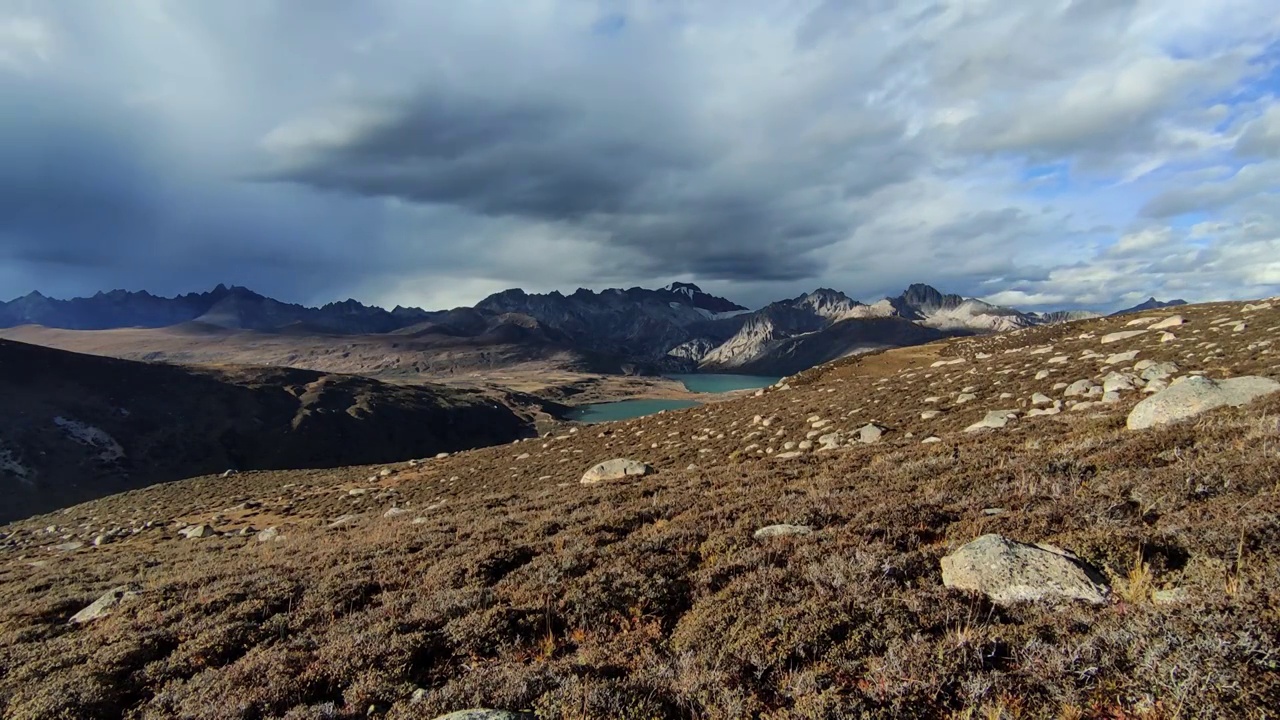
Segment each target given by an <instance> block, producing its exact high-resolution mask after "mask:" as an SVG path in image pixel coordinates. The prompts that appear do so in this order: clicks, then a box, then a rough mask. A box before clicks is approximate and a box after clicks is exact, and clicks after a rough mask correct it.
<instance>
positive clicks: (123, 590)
mask: <svg viewBox="0 0 1280 720" xmlns="http://www.w3.org/2000/svg"><path fill="white" fill-rule="evenodd" d="M137 596H138V587H137V586H136V585H120V586H117V587H113V588H111V589H110V590H108V591H106V592H105V593H103V594H102V597H99V598H98V599H97V600H94V601H93V604H91V605H89V606H88V607H86V608H85V609H83V610H81V611H80V612H78V613H76V614H75V615H72V616H71V619H70V620H68V621H67V622H68V623H70V624H72V625H81V624H84V623H87V622H93V621H94V620H97V619H98V618H101V617H106V616H107V615H110V614H111V611H112V610H113V609H115V607H116V606H118V605H120V604H121V603H125V602H128V601H130V600H132V599H134V598H135V597H137Z"/></svg>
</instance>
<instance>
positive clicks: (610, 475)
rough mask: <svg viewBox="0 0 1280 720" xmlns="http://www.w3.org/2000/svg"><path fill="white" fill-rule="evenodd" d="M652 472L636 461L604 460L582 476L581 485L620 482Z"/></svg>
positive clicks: (649, 468) (647, 466)
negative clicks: (611, 481) (610, 481)
mask: <svg viewBox="0 0 1280 720" xmlns="http://www.w3.org/2000/svg"><path fill="white" fill-rule="evenodd" d="M651 472H653V468H652V467H650V466H649V465H646V464H645V463H642V462H640V461H638V460H628V459H626V458H616V459H614V460H605V461H604V462H602V463H600V464H598V465H596V466H595V467H593V468H591V469H590V470H587V472H586V473H584V474H583V476H582V481H581V482H582V484H583V485H595V484H596V483H600V482H606V481H609V480H622V479H625V478H628V477H633V476H634V477H640V476H642V475H648V474H649V473H651Z"/></svg>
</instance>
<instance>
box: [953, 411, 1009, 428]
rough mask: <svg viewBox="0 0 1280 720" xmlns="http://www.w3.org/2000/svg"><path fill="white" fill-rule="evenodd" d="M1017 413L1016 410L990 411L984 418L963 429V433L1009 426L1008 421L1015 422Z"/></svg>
mask: <svg viewBox="0 0 1280 720" xmlns="http://www.w3.org/2000/svg"><path fill="white" fill-rule="evenodd" d="M1017 419H1018V413H1017V411H1016V410H990V411H988V412H987V414H986V416H985V417H983V418H982V419H981V420H979V421H978V422H976V423H974V424H972V425H970V426H969V427H967V428H965V429H964V431H965V432H977V431H979V430H986V429H988V428H990V429H992V430H998V429H1000V428H1002V427H1004V426H1006V425H1008V424H1009V421H1010V420H1017Z"/></svg>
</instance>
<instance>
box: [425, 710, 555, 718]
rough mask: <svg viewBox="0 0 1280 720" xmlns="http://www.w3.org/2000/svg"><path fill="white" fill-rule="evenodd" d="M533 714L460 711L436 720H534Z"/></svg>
mask: <svg viewBox="0 0 1280 720" xmlns="http://www.w3.org/2000/svg"><path fill="white" fill-rule="evenodd" d="M532 717H534V715H532V714H531V712H512V711H509V710H485V708H475V710H460V711H457V712H451V714H448V715H440V716H439V717H436V719H435V720H532Z"/></svg>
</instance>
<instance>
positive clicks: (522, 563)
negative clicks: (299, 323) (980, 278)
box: [0, 299, 1280, 720]
mask: <svg viewBox="0 0 1280 720" xmlns="http://www.w3.org/2000/svg"><path fill="white" fill-rule="evenodd" d="M1278 306H1280V300H1277V299H1273V300H1269V301H1263V302H1255V303H1250V304H1244V303H1214V304H1207V305H1190V306H1183V307H1178V308H1176V314H1175V310H1171V309H1168V310H1155V311H1146V312H1140V313H1136V314H1132V315H1125V316H1119V317H1108V318H1097V319H1087V320H1081V321H1078V322H1074V323H1069V324H1059V325H1041V326H1035V327H1030V328H1027V329H1023V330H1018V331H1014V332H1008V333H1002V334H994V335H977V336H966V337H958V338H949V339H943V340H940V341H937V342H933V343H929V344H925V345H919V346H914V347H908V348H899V349H888V350H882V351H873V352H868V353H864V354H861V355H857V356H853V357H848V358H843V359H840V360H836V361H834V362H831V363H828V364H825V365H822V366H819V367H816V368H813V369H810V370H807V371H805V372H803V373H800V374H798V375H794V376H791V377H788V378H784V379H783V380H782V381H781V382H780V383H778V385H777V386H775V387H773V388H770V389H768V390H765V391H762V392H761V393H760V394H759V395H758V396H756V397H744V398H740V399H734V400H728V401H725V402H721V403H714V404H708V405H704V406H700V407H696V408H691V409H688V410H681V411H675V412H667V413H663V414H660V415H654V416H649V417H646V418H641V419H636V420H632V421H625V422H619V423H612V424H608V425H603V426H592V427H579V426H575V425H571V424H566V425H562V426H560V427H557V428H554V429H553V430H552V431H551V432H550V433H549V434H547V435H545V436H543V437H540V438H533V439H528V440H524V441H522V442H520V443H518V444H513V445H503V446H495V447H490V448H483V449H477V450H473V451H468V452H462V453H456V454H453V455H450V456H448V457H444V458H439V459H431V460H428V461H425V462H414V463H394V464H383V465H375V466H366V467H348V468H333V469H323V470H321V469H316V470H297V471H260V472H242V473H240V474H237V475H234V476H232V477H227V478H223V477H220V476H216V475H213V476H206V477H200V478H194V479H190V480H184V481H180V482H174V483H167V484H164V485H158V486H154V487H150V488H146V489H141V490H135V491H132V492H130V493H127V494H124V495H117V496H112V497H108V498H103V499H99V500H95V501H92V502H88V503H85V504H82V505H78V506H75V507H72V508H69V509H67V510H64V511H61V512H58V513H54V514H51V515H47V516H43V517H38V518H32V519H30V520H27V521H23V522H19V523H14V524H11V525H8V526H5V527H4V528H0V658H3V663H2V666H3V667H4V668H5V672H4V673H2V674H0V715H3V716H5V717H15V718H57V717H105V716H127V717H135V718H169V717H227V718H266V717H281V718H284V717H287V718H319V717H328V718H350V719H354V718H357V717H368V716H370V715H373V716H377V717H385V718H389V719H392V720H398V719H402V718H403V719H408V718H435V717H437V716H440V715H443V714H445V713H448V712H453V711H458V710H462V709H465V708H494V709H496V710H501V711H505V712H508V713H512V714H514V713H519V712H531V713H536V716H537V717H541V718H564V719H580V720H587V719H589V718H604V717H609V718H635V719H639V718H659V717H660V718H685V719H689V720H691V719H692V718H702V719H704V720H705V719H716V720H720V719H723V720H728V719H730V718H742V717H758V718H784V717H785V718H791V717H808V718H846V717H866V718H903V717H913V718H972V717H992V718H995V717H1001V718H1015V717H1024V718H1026V717H1069V718H1099V719H1102V718H1120V717H1126V718H1129V717H1132V718H1140V717H1146V718H1177V717H1242V718H1246V717H1256V718H1262V717H1267V716H1269V714H1270V713H1271V712H1272V709H1273V708H1274V707H1276V705H1277V701H1278V700H1280V667H1278V666H1277V664H1276V658H1277V657H1278V656H1280V643H1278V642H1277V638H1280V596H1277V589H1276V585H1275V582H1274V580H1275V577H1276V575H1277V573H1278V572H1280V532H1277V524H1276V523H1277V520H1276V519H1277V517H1280V487H1278V486H1277V484H1276V478H1277V477H1280V455H1278V454H1277V453H1276V448H1277V446H1278V444H1280V429H1278V428H1277V423H1276V418H1277V417H1278V416H1280V392H1275V391H1273V390H1271V389H1272V388H1275V387H1280V385H1277V384H1276V383H1275V382H1274V381H1275V380H1277V379H1278V378H1280V354H1278V351H1277V347H1276V345H1275V344H1274V343H1275V338H1276V334H1277V333H1278V332H1280V309H1278ZM1187 378H1207V379H1208V380H1212V381H1214V383H1206V382H1205V381H1202V380H1188V379H1187ZM1234 378H1255V379H1253V380H1250V381H1249V382H1248V385H1247V389H1248V393H1247V394H1248V395H1249V398H1248V399H1245V396H1244V395H1242V394H1240V393H1238V392H1236V391H1235V390H1234V389H1233V390H1232V392H1233V393H1234V394H1233V395H1232V398H1233V399H1231V400H1230V401H1229V402H1226V403H1225V404H1219V406H1216V407H1212V403H1210V404H1208V405H1205V406H1203V407H1201V408H1200V410H1199V411H1198V414H1194V415H1190V416H1188V415H1186V414H1185V410H1186V408H1177V407H1175V408H1174V409H1176V410H1178V412H1179V413H1181V414H1180V415H1177V416H1174V415H1169V416H1168V417H1164V418H1161V419H1160V421H1159V422H1157V423H1156V424H1153V425H1152V426H1151V427H1147V428H1145V429H1140V430H1134V429H1129V428H1127V427H1126V420H1127V419H1128V418H1129V417H1130V416H1132V415H1133V413H1134V412H1135V410H1136V409H1137V408H1138V407H1139V405H1141V404H1142V403H1144V402H1147V401H1148V400H1149V399H1154V398H1162V397H1163V398H1166V399H1165V400H1162V401H1161V403H1159V405H1160V406H1161V407H1171V406H1175V405H1176V403H1177V402H1178V401H1177V400H1176V398H1177V397H1178V395H1179V394H1185V392H1186V391H1185V390H1181V389H1180V388H1183V387H1184V386H1188V385H1190V386H1195V387H1199V386H1202V385H1203V386H1205V387H1209V386H1211V385H1213V384H1215V383H1217V384H1222V385H1224V386H1227V387H1231V388H1235V386H1236V385H1237V384H1238V383H1233V384H1229V383H1220V382H1219V381H1223V380H1227V379H1234ZM1242 387H1243V385H1242ZM1172 390H1177V391H1178V392H1176V393H1173V394H1172V395H1167V396H1166V395H1163V393H1166V392H1168V391H1172ZM1168 398H1172V399H1168ZM611 460H623V461H630V462H618V463H611V464H609V465H606V466H602V467H606V468H613V467H620V468H621V467H625V468H632V467H634V468H640V467H644V468H645V471H644V474H639V473H635V474H627V473H622V474H619V473H612V474H607V476H608V477H609V478H610V479H602V477H604V476H605V475H606V474H605V473H603V472H602V471H597V472H596V473H595V474H593V475H590V478H589V479H591V480H593V481H596V482H593V483H592V484H584V483H583V480H584V478H586V477H587V476H584V473H587V472H588V471H589V470H591V469H592V468H594V467H596V466H598V465H600V464H601V463H605V462H606V461H611ZM99 538H101V541H100V542H97V541H98V539H99ZM944 559H945V560H944ZM985 568H994V569H995V570H996V571H998V573H1000V574H999V575H992V574H991V573H990V572H988V571H987V570H986V569H985ZM1010 582H1015V583H1023V584H1022V585H1014V586H1011V585H1010ZM95 603H96V605H95ZM82 612H84V613H85V614H83V615H81V614H80V613H82ZM73 618H76V619H75V620H74V621H72V619H73ZM85 618H92V619H87V620H86V619H85ZM1153 668H1159V671H1153ZM495 716H497V715H495Z"/></svg>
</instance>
